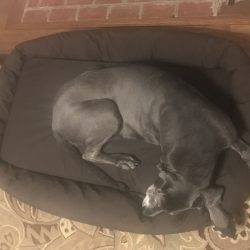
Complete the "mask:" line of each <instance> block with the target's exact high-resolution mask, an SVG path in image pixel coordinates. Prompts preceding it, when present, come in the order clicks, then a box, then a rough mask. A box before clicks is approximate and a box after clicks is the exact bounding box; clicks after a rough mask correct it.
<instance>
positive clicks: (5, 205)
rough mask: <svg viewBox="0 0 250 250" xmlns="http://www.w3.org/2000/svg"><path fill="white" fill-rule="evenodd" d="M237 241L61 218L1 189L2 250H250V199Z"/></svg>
mask: <svg viewBox="0 0 250 250" xmlns="http://www.w3.org/2000/svg"><path fill="white" fill-rule="evenodd" d="M245 208H246V209H245V211H246V220H245V224H244V225H242V226H238V227H237V232H238V233H237V238H236V239H229V238H223V237H222V236H221V235H220V234H219V233H218V232H215V231H214V230H213V228H212V227H208V228H205V229H204V230H200V231H192V232H187V233H179V234H169V235H141V234H134V233H128V232H121V231H117V230H111V229H107V228H102V227H98V226H93V225H87V224H83V223H79V222H76V221H72V220H68V219H66V218H60V217H58V216H55V215H52V214H48V213H45V212H43V211H41V210H39V209H36V208H34V207H32V206H30V205H27V204H24V203H22V202H20V201H18V200H17V199H15V198H14V197H13V196H11V195H9V194H7V193H5V192H4V191H2V190H0V250H42V249H43V250H57V249H58V250H163V249H165V250H190V249H195V250H211V249H215V250H222V249H223V250H224V249H227V250H250V199H249V200H248V201H246V206H245Z"/></svg>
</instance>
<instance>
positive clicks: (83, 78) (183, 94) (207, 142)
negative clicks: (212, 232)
mask: <svg viewBox="0 0 250 250" xmlns="http://www.w3.org/2000/svg"><path fill="white" fill-rule="evenodd" d="M52 130H53V133H54V135H55V137H56V138H59V139H60V140H63V141H65V142H67V143H68V144H70V145H72V146H74V147H76V148H77V149H78V150H79V151H80V152H81V154H82V158H83V159H84V160H87V161H90V162H93V163H106V164H111V165H113V166H116V167H119V168H122V169H124V170H130V169H134V168H135V167H137V166H139V165H140V160H139V159H137V158H136V157H135V156H132V155H129V154H125V153H120V154H117V153H116V154H111V153H110V154H108V153H105V152H104V150H103V148H104V146H105V144H106V143H108V142H109V140H110V139H111V138H113V137H115V136H117V135H119V136H122V137H123V138H133V139H143V140H144V141H146V142H148V143H152V144H156V145H159V146H160V148H161V152H162V153H161V158H160V159H159V164H158V168H159V177H158V179H157V180H156V182H155V183H154V184H153V185H151V186H150V187H149V188H148V189H147V191H146V196H145V198H144V200H143V203H142V210H143V214H144V215H146V216H155V215H157V214H159V213H161V212H163V211H165V212H168V213H170V214H173V215H174V214H177V213H180V212H182V211H185V210H187V209H191V208H199V207H200V206H202V205H203V206H205V207H206V208H207V209H208V212H209V215H210V218H211V220H212V222H213V223H214V225H215V226H216V227H217V228H219V229H220V230H221V231H223V232H224V233H226V234H227V235H233V233H234V223H233V219H232V218H231V216H230V215H229V214H228V213H227V212H226V211H224V210H223V208H222V207H221V198H222V195H223V189H221V188H219V187H216V186H214V185H212V184H211V178H212V175H213V172H214V168H215V165H216V161H217V159H218V156H219V154H220V153H221V152H222V151H223V150H225V149H228V148H231V149H233V150H235V151H236V152H238V153H239V154H240V156H241V157H242V159H243V160H244V161H245V162H246V163H247V164H248V166H250V149H249V147H248V145H247V144H246V143H245V142H244V141H243V140H241V139H240V138H238V136H237V133H236V130H235V127H234V125H233V124H232V122H231V120H230V119H229V117H228V116H226V115H225V114H224V113H222V112H221V111H220V110H219V109H218V108H217V107H215V106H214V105H213V104H211V103H210V102H209V101H208V100H207V99H206V98H205V97H203V96H202V95H201V94H200V93H199V92H198V91H196V90H195V89H194V88H193V87H192V86H190V85H189V84H187V83H186V82H185V81H183V80H182V79H180V78H178V76H176V75H173V74H170V73H169V72H166V71H163V70H161V69H158V68H155V67H151V66H144V65H130V66H122V67H113V68H106V69H99V70H93V71H89V72H85V73H83V74H81V75H80V76H78V77H77V78H75V79H74V80H72V81H71V82H69V83H68V84H66V85H64V86H63V87H62V88H61V89H60V90H59V92H58V94H57V97H56V100H55V103H54V107H53V117H52Z"/></svg>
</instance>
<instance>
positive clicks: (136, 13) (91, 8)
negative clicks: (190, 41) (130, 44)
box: [9, 0, 240, 27]
mask: <svg viewBox="0 0 250 250" xmlns="http://www.w3.org/2000/svg"><path fill="white" fill-rule="evenodd" d="M235 1H236V0H235ZM237 1H240V0H237ZM227 3H228V0H14V5H13V9H12V11H11V13H10V18H9V21H10V22H9V23H11V24H13V23H14V24H19V26H22V25H23V26H25V25H26V26H27V25H33V27H34V24H42V23H43V24H47V26H46V27H48V25H52V26H53V24H55V23H57V24H58V23H59V24H69V23H70V24H71V26H74V25H77V24H78V25H79V24H84V23H85V26H91V23H93V26H95V25H96V26H102V25H103V26H105V25H107V24H109V23H111V24H112V25H115V24H116V23H117V24H119V23H120V24H121V23H123V24H129V25H134V24H140V23H142V24H143V23H149V24H150V23H151V22H155V23H156V24H157V20H172V21H173V22H175V21H177V20H178V19H185V18H186V19H188V18H208V17H213V16H217V15H218V13H219V10H220V8H221V6H222V5H225V4H227ZM150 20H151V22H150ZM184 24H185V22H184ZM68 26H69V27H71V26H70V25H68ZM79 26H81V25H79ZM82 26H84V25H82ZM37 27H39V26H37Z"/></svg>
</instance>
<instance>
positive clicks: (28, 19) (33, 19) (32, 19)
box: [23, 10, 48, 23]
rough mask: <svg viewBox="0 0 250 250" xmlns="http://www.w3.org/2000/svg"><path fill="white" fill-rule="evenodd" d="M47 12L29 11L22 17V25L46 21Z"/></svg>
mask: <svg viewBox="0 0 250 250" xmlns="http://www.w3.org/2000/svg"><path fill="white" fill-rule="evenodd" d="M47 13H48V12H47V11H45V10H29V11H26V13H25V15H24V19H23V22H24V23H43V22H46V21H47Z"/></svg>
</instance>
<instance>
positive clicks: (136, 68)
mask: <svg viewBox="0 0 250 250" xmlns="http://www.w3.org/2000/svg"><path fill="white" fill-rule="evenodd" d="M98 99H111V100H113V101H114V102H115V103H116V104H117V106H118V109H119V112H120V114H121V117H122V119H123V128H122V130H121V131H120V134H121V135H122V136H123V137H127V138H144V139H145V140H146V141H148V142H150V143H154V144H160V138H159V137H160V134H161V131H160V130H161V129H163V130H168V131H169V132H168V131H166V132H164V133H165V134H166V133H167V134H169V133H170V132H171V133H172V132H173V133H172V140H174V141H176V140H178V137H173V135H176V136H177V135H178V136H181V137H183V136H182V133H183V132H185V131H188V129H189V127H190V129H197V132H198V130H199V128H200V127H201V126H202V125H201V124H203V126H202V129H203V132H205V133H206V130H207V131H210V130H211V127H213V130H216V131H213V132H214V133H220V134H221V136H223V134H225V137H227V136H228V135H227V134H228V133H230V134H233V133H234V129H233V126H231V123H230V121H229V119H228V118H227V117H226V116H225V115H224V114H222V112H220V111H219V110H218V109H217V108H215V107H214V106H213V105H212V104H211V103H209V102H208V101H207V100H206V99H205V98H204V97H203V96H201V95H200V94H199V93H198V92H197V91H195V90H194V89H193V88H192V87H191V86H190V85H188V84H187V83H185V82H184V81H182V80H181V79H180V78H178V77H176V76H174V75H172V74H169V73H168V72H165V71H162V70H159V69H157V68H154V67H149V66H141V65H132V66H124V67H115V68H106V69H101V70H95V71H90V72H86V73H84V74H82V75H80V76H79V77H77V78H76V79H74V80H73V81H71V82H70V83H69V84H67V85H66V86H64V87H63V88H62V89H61V90H60V91H59V93H58V96H57V100H56V103H55V105H54V111H53V113H54V114H56V115H54V116H53V118H54V119H53V125H52V127H53V126H54V128H55V127H56V126H58V123H60V124H65V122H63V121H61V119H63V117H64V118H65V119H67V112H66V111H67V110H69V107H70V106H71V105H73V104H75V103H80V102H83V101H86V100H98ZM209 113H210V114H211V115H209ZM59 119H60V121H59ZM71 119H72V118H71ZM216 123H219V126H217V125H218V124H216ZM221 124H222V125H223V124H225V125H223V129H221ZM197 125H199V126H197ZM163 126H164V128H163ZM178 128H179V129H178ZM169 139H170V138H169ZM170 143H171V142H170Z"/></svg>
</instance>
